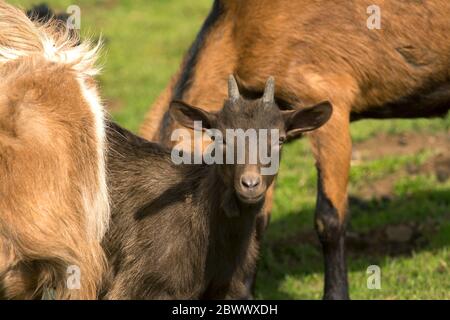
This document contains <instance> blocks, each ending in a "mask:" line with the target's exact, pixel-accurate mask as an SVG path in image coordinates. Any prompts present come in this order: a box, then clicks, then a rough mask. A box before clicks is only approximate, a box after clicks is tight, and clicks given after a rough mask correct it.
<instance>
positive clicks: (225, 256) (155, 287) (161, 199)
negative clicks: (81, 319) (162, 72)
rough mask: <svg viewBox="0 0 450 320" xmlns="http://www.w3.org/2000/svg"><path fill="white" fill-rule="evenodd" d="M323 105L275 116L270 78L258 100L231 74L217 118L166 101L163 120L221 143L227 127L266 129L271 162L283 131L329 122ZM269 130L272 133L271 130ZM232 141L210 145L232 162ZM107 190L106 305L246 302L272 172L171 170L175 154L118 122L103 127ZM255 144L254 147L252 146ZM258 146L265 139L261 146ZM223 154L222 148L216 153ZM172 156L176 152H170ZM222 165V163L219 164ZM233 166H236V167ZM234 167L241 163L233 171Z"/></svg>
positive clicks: (250, 165) (249, 167) (257, 166)
mask: <svg viewBox="0 0 450 320" xmlns="http://www.w3.org/2000/svg"><path fill="white" fill-rule="evenodd" d="M331 113H332V109H331V105H329V104H328V103H322V104H319V105H317V106H314V107H311V108H305V109H302V110H297V111H286V112H281V111H280V109H279V108H278V106H277V104H276V103H275V101H274V80H273V79H269V80H268V81H267V86H266V89H265V93H264V96H263V98H262V99H257V100H246V99H244V98H242V97H241V96H240V94H239V89H238V86H237V83H236V81H235V79H234V77H232V76H231V77H230V79H229V98H228V99H227V100H226V101H225V103H224V106H223V108H222V109H221V111H220V112H218V113H209V112H206V111H204V110H201V109H199V108H196V107H193V106H190V105H187V104H185V103H183V102H179V101H174V102H172V103H171V106H170V114H171V116H172V117H173V118H174V119H176V121H178V122H179V123H181V124H182V125H183V126H185V127H187V128H193V127H194V123H195V121H201V122H202V124H203V127H204V128H206V129H208V130H212V129H215V130H218V131H219V132H220V133H221V134H222V136H225V132H226V130H227V129H238V128H239V129H242V130H245V131H246V132H247V130H248V129H252V128H256V129H266V130H276V132H277V133H278V132H279V136H280V139H276V141H275V142H274V141H273V137H275V136H272V135H271V139H270V140H271V142H267V150H268V151H269V152H268V154H271V155H274V156H278V155H279V149H280V147H281V145H282V142H283V141H284V138H285V136H286V135H287V134H291V133H294V132H304V131H309V130H314V129H316V128H318V127H320V126H321V125H323V124H324V123H325V122H326V121H327V120H328V119H329V118H330V116H331ZM270 132H272V131H270ZM236 139H237V138H236V136H234V137H233V138H229V136H228V135H227V138H226V140H225V142H223V144H222V141H220V140H216V141H217V145H215V146H216V151H217V150H223V149H224V150H225V151H226V152H230V153H231V155H232V156H233V158H232V159H237V158H238V156H237V152H238V151H237V149H238V148H234V147H233V148H232V149H230V146H234V145H236V146H237V143H236ZM108 141H109V147H108V149H109V153H108V179H109V182H108V186H110V190H111V192H112V193H113V194H115V195H117V196H116V197H114V198H113V199H112V207H111V210H112V222H111V229H110V231H109V233H108V235H107V237H106V240H105V243H104V248H105V251H106V252H108V257H109V265H110V274H109V277H108V278H109V280H107V281H106V284H105V288H104V297H105V298H107V299H225V298H227V299H246V298H249V297H250V292H249V291H248V286H247V284H246V281H247V279H248V277H249V275H251V274H252V273H253V270H254V268H255V264H256V260H257V256H258V245H257V241H256V238H255V237H256V218H257V216H258V215H259V214H261V210H262V207H263V204H264V197H265V194H266V190H267V189H268V188H269V186H270V185H271V184H272V181H273V179H274V178H275V175H276V170H275V171H274V172H273V173H268V174H266V175H264V174H263V168H267V163H263V162H262V161H261V158H260V157H258V159H257V161H255V162H251V161H249V157H248V155H249V144H250V142H249V143H247V144H246V145H245V155H246V157H245V161H242V162H238V164H231V163H230V162H227V164H221V163H223V162H224V161H220V160H219V161H218V162H217V163H213V164H210V165H207V164H206V163H205V162H203V163H201V164H198V165H192V164H191V165H189V164H179V165H177V164H175V163H174V162H173V158H172V156H173V152H174V151H172V153H171V152H170V151H168V150H167V149H165V148H163V147H161V146H159V145H157V144H154V143H151V142H147V141H145V140H143V139H141V138H138V137H136V136H134V135H133V134H131V133H129V132H127V131H126V130H124V129H121V128H119V127H118V126H116V125H111V127H110V129H109V130H108ZM257 143H258V144H259V143H261V140H258V142H257ZM262 143H264V144H265V143H266V142H264V141H263V142H262ZM221 148H223V149H221ZM176 150H177V149H175V151H176ZM227 157H228V154H227ZM222 160H223V158H222ZM234 163H236V162H234ZM239 163H241V164H239Z"/></svg>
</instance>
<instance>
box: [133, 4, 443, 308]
mask: <svg viewBox="0 0 450 320" xmlns="http://www.w3.org/2000/svg"><path fill="white" fill-rule="evenodd" d="M371 5H378V6H379V7H380V9H381V29H380V30H378V29H374V30H370V29H369V28H368V27H367V20H368V18H369V14H368V13H367V12H368V7H369V6H371ZM449 16H450V2H449V1H447V0H429V1H408V0H403V1H369V0H356V1H332V0H319V1H309V0H301V1H289V0H248V1H237V0H216V1H215V2H214V6H213V9H212V11H211V13H210V15H209V17H208V18H207V20H206V22H205V24H204V26H203V28H202V30H201V31H200V33H199V35H198V36H197V39H196V41H195V42H194V44H193V45H192V47H191V49H190V51H189V53H188V54H187V56H186V58H185V60H184V62H183V65H182V67H181V70H180V71H179V72H178V73H177V75H176V76H175V77H174V78H173V79H172V81H171V84H170V85H169V86H168V87H167V89H166V90H165V92H164V93H163V94H162V95H161V97H160V98H159V99H158V101H157V102H156V103H155V104H154V106H153V107H152V109H151V110H150V112H149V114H148V116H147V119H146V121H145V123H144V125H143V127H142V130H141V133H142V134H143V136H144V137H146V138H148V139H150V140H155V141H162V142H163V143H164V144H166V145H172V144H173V142H171V141H170V135H171V132H172V131H173V130H174V129H176V128H178V125H177V124H176V123H175V122H174V121H173V120H172V119H171V118H170V116H169V114H168V113H167V109H168V106H169V102H170V100H172V99H182V100H184V101H186V102H188V103H190V104H193V105H196V106H201V107H202V108H204V109H206V110H209V111H215V110H218V109H219V108H220V106H221V105H222V101H223V100H224V98H225V97H226V90H225V88H224V87H223V86H222V83H223V81H224V80H225V79H226V77H227V75H228V74H230V73H234V74H236V75H237V78H238V80H239V82H240V85H241V87H242V88H243V90H245V91H246V92H247V94H248V95H249V96H257V95H259V94H261V92H262V91H263V87H264V82H265V79H266V78H267V77H268V76H274V77H275V78H276V79H277V90H276V92H277V95H276V98H277V99H278V101H279V104H280V105H281V106H282V107H285V108H294V109H298V108H303V107H305V106H308V105H311V104H314V103H318V102H319V101H324V100H328V101H330V102H331V103H332V104H333V109H334V112H333V116H332V118H331V120H330V121H329V122H328V123H327V124H326V125H325V126H324V127H322V128H320V129H319V130H317V131H315V132H313V133H311V134H309V137H310V140H311V144H312V148H313V153H314V156H315V158H316V161H317V167H318V172H319V183H318V191H319V192H318V201H317V210H316V221H315V222H316V223H315V224H316V229H317V231H318V234H319V237H320V239H321V241H322V245H323V251H324V255H325V297H326V298H336V299H341V298H347V297H348V289H347V288H348V287H347V276H346V265H345V259H344V234H345V220H346V212H347V185H348V175H349V169H350V159H351V137H350V130H349V124H350V121H351V120H355V119H362V118H366V117H373V118H389V117H427V116H443V115H445V114H446V113H447V111H448V110H449V108H450V40H449V35H450V20H449V18H448V17H449ZM266 207H267V208H268V210H267V211H269V210H270V201H267V202H266ZM267 214H269V212H267ZM266 220H267V219H266ZM262 225H264V223H262ZM262 229H264V228H263V227H262V228H261V230H262Z"/></svg>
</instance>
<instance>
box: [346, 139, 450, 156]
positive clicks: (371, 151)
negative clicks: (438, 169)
mask: <svg viewBox="0 0 450 320" xmlns="http://www.w3.org/2000/svg"><path fill="white" fill-rule="evenodd" d="M449 147H450V133H439V134H434V135H431V134H425V133H423V134H420V133H414V132H408V133H403V134H398V135H389V134H385V133H382V134H379V135H378V136H376V137H373V138H371V139H368V140H366V141H364V142H361V143H357V144H355V145H354V148H353V149H354V150H353V158H354V161H355V162H356V163H357V162H358V161H370V160H376V159H380V158H383V157H387V156H400V155H411V154H416V153H418V152H421V151H424V150H427V149H433V150H434V151H436V152H437V153H441V152H442V153H447V155H448V154H450V150H449V149H450V148H449Z"/></svg>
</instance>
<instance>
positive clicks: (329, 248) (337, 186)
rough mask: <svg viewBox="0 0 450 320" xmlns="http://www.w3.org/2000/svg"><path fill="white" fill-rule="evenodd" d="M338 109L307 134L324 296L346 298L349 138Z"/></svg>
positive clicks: (347, 120) (348, 132)
mask: <svg viewBox="0 0 450 320" xmlns="http://www.w3.org/2000/svg"><path fill="white" fill-rule="evenodd" d="M339 111H341V110H339ZM339 111H337V110H336V112H335V113H334V115H333V117H332V119H330V122H329V123H327V124H326V125H325V126H324V127H323V128H321V129H319V130H317V131H315V132H314V133H312V134H311V136H310V137H311V142H312V149H313V153H314V156H315V158H316V161H317V163H316V166H317V171H318V194H317V206H316V215H315V226H316V231H317V233H318V236H319V239H320V242H321V243H322V250H323V254H324V259H325V290H324V291H325V292H324V299H348V298H349V294H348V281H347V268H346V262H345V253H344V248H345V246H344V239H345V222H346V213H347V184H348V176H349V170H350V160H351V137H350V131H349V118H348V114H343V113H342V112H339Z"/></svg>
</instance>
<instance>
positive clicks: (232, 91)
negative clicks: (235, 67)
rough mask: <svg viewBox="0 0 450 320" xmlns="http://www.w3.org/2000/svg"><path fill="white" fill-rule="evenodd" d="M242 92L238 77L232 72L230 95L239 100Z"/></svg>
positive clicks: (229, 82) (231, 97) (229, 86)
mask: <svg viewBox="0 0 450 320" xmlns="http://www.w3.org/2000/svg"><path fill="white" fill-rule="evenodd" d="M240 96H241V94H240V93H239V87H238V85H237V82H236V79H235V78H234V76H233V75H232V74H230V76H229V77H228V97H229V98H230V100H238V99H239V97H240Z"/></svg>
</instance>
